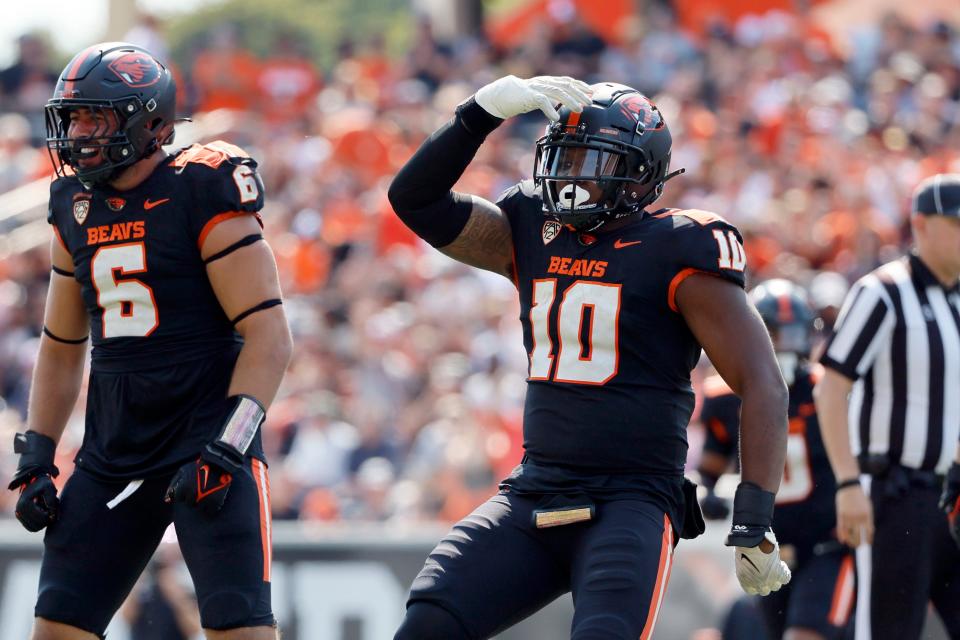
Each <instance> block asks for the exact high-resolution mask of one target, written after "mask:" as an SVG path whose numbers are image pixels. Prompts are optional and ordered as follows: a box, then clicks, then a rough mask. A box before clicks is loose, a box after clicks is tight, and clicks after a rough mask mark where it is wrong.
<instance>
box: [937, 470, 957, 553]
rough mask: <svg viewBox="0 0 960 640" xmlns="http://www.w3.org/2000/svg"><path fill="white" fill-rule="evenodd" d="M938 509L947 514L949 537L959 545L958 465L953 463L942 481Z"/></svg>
mask: <svg viewBox="0 0 960 640" xmlns="http://www.w3.org/2000/svg"><path fill="white" fill-rule="evenodd" d="M940 508H941V509H942V510H943V512H944V513H945V514H947V522H948V523H949V524H950V535H951V536H953V539H954V541H956V543H957V544H958V545H960V463H956V462H954V463H953V464H952V465H950V471H948V472H947V477H946V479H945V480H944V481H943V493H942V494H941V495H940Z"/></svg>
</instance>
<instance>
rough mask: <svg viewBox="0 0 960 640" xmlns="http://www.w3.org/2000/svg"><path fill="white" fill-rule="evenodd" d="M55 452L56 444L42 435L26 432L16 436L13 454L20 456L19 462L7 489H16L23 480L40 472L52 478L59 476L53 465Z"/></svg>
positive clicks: (58, 471)
mask: <svg viewBox="0 0 960 640" xmlns="http://www.w3.org/2000/svg"><path fill="white" fill-rule="evenodd" d="M56 451H57V443H56V442H54V440H53V438H51V437H49V436H45V435H43V434H42V433H37V432H36V431H27V432H26V433H18V434H16V435H15V436H14V438H13V452H14V453H17V454H20V462H19V464H18V465H17V471H16V473H15V474H14V476H13V480H12V481H11V482H10V484H9V485H8V488H9V489H11V490H13V489H16V488H17V487H18V486H20V484H21V483H22V482H23V480H24V479H25V478H28V477H30V476H33V475H37V472H40V475H42V474H45V473H47V474H50V476H51V477H53V478H56V477H57V476H58V475H60V470H59V469H57V466H56V465H55V464H53V460H54V457H55V456H56Z"/></svg>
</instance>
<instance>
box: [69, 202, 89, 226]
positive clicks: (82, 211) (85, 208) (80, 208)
mask: <svg viewBox="0 0 960 640" xmlns="http://www.w3.org/2000/svg"><path fill="white" fill-rule="evenodd" d="M88 213H90V200H88V199H86V198H83V199H81V200H76V201H74V203H73V218H74V220H76V221H77V224H83V222H84V220H86V219H87V214H88Z"/></svg>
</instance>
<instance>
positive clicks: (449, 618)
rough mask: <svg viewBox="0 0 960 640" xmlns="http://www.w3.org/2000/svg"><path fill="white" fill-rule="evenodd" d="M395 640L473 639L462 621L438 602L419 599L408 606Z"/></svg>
mask: <svg viewBox="0 0 960 640" xmlns="http://www.w3.org/2000/svg"><path fill="white" fill-rule="evenodd" d="M393 640H471V638H470V635H469V634H468V633H467V632H466V630H465V629H464V628H463V626H462V625H461V624H460V621H459V620H457V619H456V618H455V617H454V615H453V614H452V613H450V612H449V611H447V610H446V609H444V608H443V607H441V606H440V605H438V604H434V603H432V602H427V601H424V600H418V601H417V602H413V603H412V604H411V605H410V606H409V607H407V615H406V616H404V618H403V624H401V625H400V628H399V629H397V633H396V635H395V636H393Z"/></svg>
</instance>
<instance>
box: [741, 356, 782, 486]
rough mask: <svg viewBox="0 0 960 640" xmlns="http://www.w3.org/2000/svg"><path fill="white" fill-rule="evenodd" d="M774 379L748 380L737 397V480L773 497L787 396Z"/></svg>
mask: <svg viewBox="0 0 960 640" xmlns="http://www.w3.org/2000/svg"><path fill="white" fill-rule="evenodd" d="M777 373H778V374H779V371H778V372H777ZM778 378H779V375H778V377H777V378H771V379H767V380H763V381H761V380H752V381H751V382H750V383H749V384H748V385H747V386H746V387H745V388H744V391H743V393H742V395H741V396H740V397H741V403H742V404H741V408H740V477H741V478H742V479H743V481H744V482H752V483H754V484H756V485H757V486H759V487H761V488H763V489H766V490H767V491H772V492H774V493H776V492H777V490H778V489H779V488H780V480H781V479H782V477H783V468H784V461H785V457H786V447H787V403H788V396H787V392H786V387H782V384H783V383H782V379H781V380H780V382H779V384H778V383H777V380H778Z"/></svg>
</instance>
